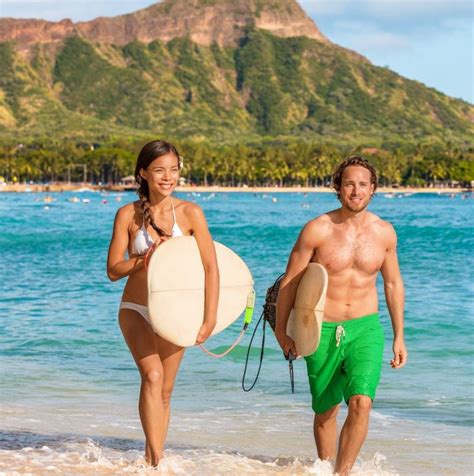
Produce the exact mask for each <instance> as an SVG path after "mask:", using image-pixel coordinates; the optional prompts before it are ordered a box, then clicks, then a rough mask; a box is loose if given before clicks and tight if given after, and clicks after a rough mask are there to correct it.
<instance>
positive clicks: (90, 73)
mask: <svg viewBox="0 0 474 476" xmlns="http://www.w3.org/2000/svg"><path fill="white" fill-rule="evenodd" d="M473 118H474V107H473V106H472V105H470V104H468V103H466V102H464V101H461V100H458V99H453V98H450V97H448V96H446V95H444V94H442V93H440V92H438V91H436V90H434V89H431V88H427V87H426V86H424V85H422V84H421V83H418V82H416V81H410V80H407V79H405V78H403V77H401V76H399V75H397V74H396V73H394V72H392V71H390V70H388V69H386V68H380V67H376V66H373V65H371V64H370V63H369V62H368V61H367V60H365V59H364V58H362V57H361V56H359V55H357V54H355V53H353V52H351V51H348V50H345V49H343V48H340V47H337V46H335V45H332V44H330V43H323V42H320V41H317V40H313V39H309V38H305V37H296V38H281V37H277V36H274V35H272V34H271V33H269V32H267V31H264V30H259V29H256V28H249V29H248V31H247V35H246V37H245V38H244V40H243V41H242V42H241V44H240V46H239V47H220V46H218V45H217V44H213V45H211V46H202V45H198V44H195V43H193V42H191V41H190V40H189V39H183V38H176V39H173V40H171V41H169V42H168V43H165V42H163V41H158V40H155V41H153V42H151V43H149V44H143V43H140V42H138V41H134V42H132V43H129V44H127V45H125V46H114V45H106V44H101V43H90V42H87V41H85V40H84V39H81V38H79V37H70V38H68V39H66V40H65V41H64V42H62V43H61V44H60V45H59V46H58V45H48V44H41V45H37V46H36V47H35V49H34V51H33V54H32V55H31V56H30V58H29V59H25V58H23V57H22V56H21V55H20V54H19V53H17V51H16V50H15V48H14V45H13V43H11V42H4V43H0V136H3V137H5V138H8V137H10V138H11V137H17V138H18V137H20V138H21V137H29V138H31V137H42V136H50V135H54V136H55V137H58V138H60V137H65V136H68V137H77V138H80V137H82V138H88V139H97V138H106V137H114V136H122V135H124V134H127V135H135V136H137V137H140V136H141V135H148V136H149V135H150V134H154V135H161V136H168V137H169V136H172V137H183V138H192V137H196V138H201V137H207V138H209V139H211V140H215V141H236V140H240V141H254V140H259V138H261V137H263V136H264V137H267V136H270V137H282V138H288V137H301V138H310V139H316V138H323V139H324V138H330V139H331V140H343V141H351V142H353V141H359V140H360V141H363V140H364V139H365V138H372V139H375V140H380V141H383V140H385V141H386V140H403V141H410V140H411V141H419V140H421V139H426V138H429V137H431V138H436V139H437V140H442V141H443V142H446V141H450V142H452V143H463V142H467V141H468V140H469V137H470V136H472V134H473V133H474V126H473Z"/></svg>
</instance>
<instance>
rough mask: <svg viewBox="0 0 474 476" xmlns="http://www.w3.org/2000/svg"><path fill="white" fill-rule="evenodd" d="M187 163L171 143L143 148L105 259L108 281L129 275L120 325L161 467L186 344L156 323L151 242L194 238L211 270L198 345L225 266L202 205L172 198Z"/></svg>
mask: <svg viewBox="0 0 474 476" xmlns="http://www.w3.org/2000/svg"><path fill="white" fill-rule="evenodd" d="M181 166H182V162H181V159H180V157H179V154H178V151H177V150H176V148H175V147H174V146H173V145H172V144H170V143H168V142H165V141H153V142H150V143H148V144H146V145H145V146H144V147H143V149H142V150H141V151H140V154H139V155H138V159H137V165H136V168H135V179H136V181H137V183H138V185H139V187H138V195H139V197H140V200H138V201H136V202H133V203H129V204H127V205H125V206H123V207H122V208H120V209H119V210H118V212H117V215H116V217H115V223H114V230H113V235H112V240H111V242H110V247H109V255H108V261H107V274H108V276H109V278H110V280H112V281H116V280H118V279H121V278H124V277H128V279H127V283H126V285H125V289H124V292H123V296H122V301H121V303H120V310H119V323H120V328H121V330H122V333H123V336H124V338H125V341H126V342H127V345H128V347H129V349H130V352H131V354H132V356H133V358H134V359H135V363H136V365H137V367H138V370H139V371H140V376H141V387H140V400H139V405H138V408H139V412H140V419H141V422H142V426H143V431H144V433H145V437H146V450H145V459H146V461H147V462H148V463H149V464H151V465H152V466H156V465H158V463H159V461H160V459H161V458H162V457H163V446H164V442H165V440H166V433H167V430H168V423H169V417H170V397H171V392H172V391H173V386H174V382H175V379H176V374H177V372H178V368H179V365H180V363H181V359H182V358H183V354H184V348H183V347H179V346H177V345H175V344H172V343H170V342H167V341H166V340H164V339H162V338H161V337H160V336H158V335H157V334H155V333H154V332H153V330H152V328H151V325H150V320H149V315H148V308H147V283H146V271H145V268H144V259H145V255H146V253H147V251H148V249H149V248H150V247H152V246H158V245H159V244H160V243H161V242H162V241H164V240H167V239H170V238H171V239H172V238H173V237H176V236H183V235H193V236H194V237H195V238H196V241H197V244H198V247H199V251H200V254H201V260H202V263H203V266H204V270H205V309H204V320H203V324H202V326H201V328H200V330H199V333H198V335H197V337H196V344H201V343H203V342H204V341H205V340H206V339H207V338H208V337H209V335H210V334H211V332H212V330H213V329H214V326H215V324H216V311H217V300H218V289H219V271H218V268H217V261H216V254H215V249H214V244H213V241H212V238H211V235H210V233H209V230H208V228H207V223H206V219H205V217H204V214H203V212H202V210H201V208H200V207H199V206H198V205H195V204H193V203H190V202H186V201H184V200H178V199H176V198H173V197H172V196H171V194H172V192H173V190H174V189H175V187H176V185H177V183H178V178H179V171H180V169H181ZM126 251H128V258H126V257H125V252H126ZM183 272H186V270H183Z"/></svg>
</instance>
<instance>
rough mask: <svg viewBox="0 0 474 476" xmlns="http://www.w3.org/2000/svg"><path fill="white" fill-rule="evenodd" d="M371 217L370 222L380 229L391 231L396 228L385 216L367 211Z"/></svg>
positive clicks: (386, 231)
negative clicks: (381, 216)
mask: <svg viewBox="0 0 474 476" xmlns="http://www.w3.org/2000/svg"><path fill="white" fill-rule="evenodd" d="M367 213H368V214H369V217H370V223H371V224H372V225H373V226H375V227H377V228H378V229H379V230H380V231H382V232H385V233H391V232H393V231H395V230H394V228H393V225H392V224H391V223H390V222H389V221H388V220H384V219H383V218H380V217H379V216H378V215H376V214H375V213H372V212H367Z"/></svg>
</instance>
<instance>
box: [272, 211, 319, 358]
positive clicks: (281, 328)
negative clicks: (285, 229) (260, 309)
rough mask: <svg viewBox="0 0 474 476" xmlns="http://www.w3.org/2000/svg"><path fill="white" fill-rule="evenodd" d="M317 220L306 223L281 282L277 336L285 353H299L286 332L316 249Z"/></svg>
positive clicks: (277, 310)
mask: <svg viewBox="0 0 474 476" xmlns="http://www.w3.org/2000/svg"><path fill="white" fill-rule="evenodd" d="M316 228H317V222H316V221H315V220H314V221H311V222H309V223H307V224H306V226H305V227H304V228H303V230H302V231H301V233H300V236H299V237H298V240H297V241H296V244H295V246H294V247H293V250H292V252H291V254H290V258H289V260H288V265H287V267H286V272H285V275H284V276H283V278H282V280H281V283H280V291H279V293H278V299H277V307H276V328H275V336H276V338H277V340H278V343H279V344H280V347H281V348H282V350H283V352H284V354H285V355H288V353H289V352H290V351H291V353H292V354H293V355H294V356H297V355H298V349H296V347H295V343H294V341H293V339H291V338H290V337H289V336H288V335H287V334H286V326H287V323H288V318H289V316H290V311H291V308H292V307H293V304H294V302H295V297H296V291H297V289H298V284H299V282H300V279H301V277H302V276H303V274H304V272H305V270H306V268H307V267H308V264H309V262H310V261H311V259H312V257H313V254H314V251H315V249H316V245H317V243H316V239H315V237H316V236H317V233H316Z"/></svg>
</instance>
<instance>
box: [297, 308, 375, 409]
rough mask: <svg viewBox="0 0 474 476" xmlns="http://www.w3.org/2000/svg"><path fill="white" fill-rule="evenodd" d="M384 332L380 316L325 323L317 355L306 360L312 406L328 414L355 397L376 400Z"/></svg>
mask: <svg viewBox="0 0 474 476" xmlns="http://www.w3.org/2000/svg"><path fill="white" fill-rule="evenodd" d="M383 347H384V332H383V329H382V326H381V324H380V321H379V315H378V313H375V314H369V315H368V316H363V317H359V318H357V319H351V320H348V321H342V322H323V326H322V329H321V340H320V343H319V347H318V349H317V350H316V352H315V353H314V354H311V355H309V356H307V357H305V360H306V366H307V369H308V378H309V387H310V390H311V395H312V407H313V410H314V412H315V413H318V414H320V413H324V412H326V411H327V410H329V409H330V408H332V407H334V406H336V405H338V404H339V403H341V401H342V398H343V397H344V400H345V401H346V403H348V402H349V399H350V398H351V397H352V396H353V395H367V396H369V397H370V398H371V399H372V400H373V399H374V397H375V390H376V389H377V385H378V383H379V380H380V373H381V370H382V357H383Z"/></svg>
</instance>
